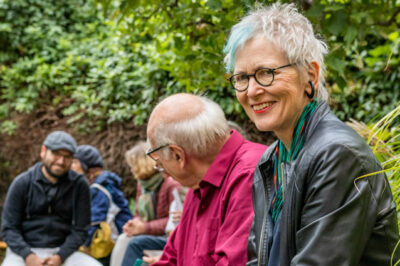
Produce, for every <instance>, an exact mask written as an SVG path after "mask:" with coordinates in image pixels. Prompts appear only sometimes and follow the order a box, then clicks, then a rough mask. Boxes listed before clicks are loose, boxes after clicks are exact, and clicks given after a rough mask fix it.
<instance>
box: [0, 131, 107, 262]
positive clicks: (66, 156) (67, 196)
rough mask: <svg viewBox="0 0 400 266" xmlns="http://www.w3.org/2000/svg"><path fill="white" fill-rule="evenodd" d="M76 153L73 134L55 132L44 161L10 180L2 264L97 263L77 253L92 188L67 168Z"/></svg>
mask: <svg viewBox="0 0 400 266" xmlns="http://www.w3.org/2000/svg"><path fill="white" fill-rule="evenodd" d="M75 151H76V142H75V140H74V138H73V137H72V136H71V135H69V134H68V133H66V132H64V131H54V132H52V133H51V134H49V135H48V136H47V137H46V139H45V141H44V143H43V146H42V148H41V151H40V157H41V159H42V161H41V162H39V163H36V164H35V165H34V166H33V167H31V168H30V169H29V170H28V171H26V172H24V173H22V174H20V175H19V176H17V177H16V178H15V179H14V180H13V182H12V183H11V186H10V188H9V190H8V192H7V197H6V200H5V203H4V208H3V213H2V225H1V235H2V237H3V240H4V241H5V242H6V243H7V246H8V248H7V251H6V257H5V259H4V261H3V264H2V265H3V266H18V265H27V266H31V265H32V266H33V265H35V266H36V265H40V266H44V265H51V266H59V265H65V266H69V265H90V266H92V265H93V266H99V265H101V264H100V263H99V262H97V261H96V260H95V259H93V258H92V257H90V256H88V255H86V254H84V253H81V252H77V250H78V248H79V247H80V246H81V245H82V244H83V243H84V242H85V240H86V238H87V237H88V230H89V228H90V212H88V210H90V191H89V185H88V182H87V181H86V178H85V177H84V176H83V175H80V174H77V173H75V172H74V171H72V170H70V167H71V164H72V160H73V157H74V153H75Z"/></svg>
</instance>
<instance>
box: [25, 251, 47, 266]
mask: <svg viewBox="0 0 400 266" xmlns="http://www.w3.org/2000/svg"><path fill="white" fill-rule="evenodd" d="M25 263H26V266H44V259H42V258H39V257H38V256H37V255H36V254H35V253H31V254H29V255H28V256H27V257H26V259H25Z"/></svg>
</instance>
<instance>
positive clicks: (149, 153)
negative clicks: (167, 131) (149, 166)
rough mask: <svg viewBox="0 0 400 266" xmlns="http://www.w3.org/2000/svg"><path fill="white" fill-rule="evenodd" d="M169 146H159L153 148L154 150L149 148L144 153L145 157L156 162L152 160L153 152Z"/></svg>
mask: <svg viewBox="0 0 400 266" xmlns="http://www.w3.org/2000/svg"><path fill="white" fill-rule="evenodd" d="M169 145H170V144H169V143H167V144H163V145H160V146H158V147H157V148H154V149H150V148H149V150H147V151H146V155H147V156H149V157H150V158H151V159H153V160H154V161H155V162H157V161H158V160H156V159H154V158H153V157H152V156H151V154H152V153H154V152H156V151H158V150H161V149H163V148H165V147H167V146H169Z"/></svg>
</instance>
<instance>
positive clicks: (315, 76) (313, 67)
mask: <svg viewBox="0 0 400 266" xmlns="http://www.w3.org/2000/svg"><path fill="white" fill-rule="evenodd" d="M307 74H308V80H307V84H308V83H309V82H310V81H311V82H312V83H313V84H314V87H315V89H318V82H319V64H318V63H317V62H315V61H314V62H311V63H310V64H309V65H308V68H307ZM307 93H311V88H308V90H307Z"/></svg>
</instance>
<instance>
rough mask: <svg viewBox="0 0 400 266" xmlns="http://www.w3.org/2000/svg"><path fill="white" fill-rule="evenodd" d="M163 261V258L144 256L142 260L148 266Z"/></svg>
mask: <svg viewBox="0 0 400 266" xmlns="http://www.w3.org/2000/svg"><path fill="white" fill-rule="evenodd" d="M160 259H161V256H154V257H147V256H143V258H142V260H143V261H144V262H147V263H148V264H152V263H156V262H158V261H159V260H160Z"/></svg>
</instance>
